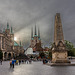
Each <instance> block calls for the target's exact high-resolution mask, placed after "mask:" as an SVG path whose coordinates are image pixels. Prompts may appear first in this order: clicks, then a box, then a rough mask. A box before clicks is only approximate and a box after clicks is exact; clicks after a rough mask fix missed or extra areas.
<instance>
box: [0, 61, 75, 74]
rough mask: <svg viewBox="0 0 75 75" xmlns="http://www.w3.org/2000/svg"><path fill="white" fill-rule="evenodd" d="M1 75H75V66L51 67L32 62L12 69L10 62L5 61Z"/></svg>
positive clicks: (0, 71)
mask: <svg viewBox="0 0 75 75" xmlns="http://www.w3.org/2000/svg"><path fill="white" fill-rule="evenodd" d="M0 75H75V66H59V67H56V66H55V67H51V66H47V65H43V64H42V62H32V64H21V65H18V66H17V65H16V66H15V68H14V69H10V65H9V61H5V62H3V64H2V65H0Z"/></svg>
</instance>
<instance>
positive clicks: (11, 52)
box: [0, 23, 24, 60]
mask: <svg viewBox="0 0 75 75" xmlns="http://www.w3.org/2000/svg"><path fill="white" fill-rule="evenodd" d="M14 42H15V41H14V34H13V30H12V27H11V29H10V28H9V24H8V23H7V28H6V29H4V30H3V32H0V50H1V51H2V53H3V60H7V59H11V58H14V57H16V56H17V55H18V54H20V52H19V53H18V51H17V50H18V48H17V47H16V46H15V44H14ZM15 48H16V49H15ZM19 50H22V51H23V52H24V49H23V48H21V49H19Z"/></svg>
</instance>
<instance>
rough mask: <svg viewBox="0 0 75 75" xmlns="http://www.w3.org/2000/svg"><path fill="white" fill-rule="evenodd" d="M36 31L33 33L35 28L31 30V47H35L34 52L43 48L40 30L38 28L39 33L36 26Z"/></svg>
mask: <svg viewBox="0 0 75 75" xmlns="http://www.w3.org/2000/svg"><path fill="white" fill-rule="evenodd" d="M34 31H35V32H34V33H33V28H32V30H31V45H30V46H31V48H32V49H33V53H36V52H39V53H40V52H42V51H43V48H42V47H41V38H40V30H39V28H38V33H37V29H36V26H35V30H34Z"/></svg>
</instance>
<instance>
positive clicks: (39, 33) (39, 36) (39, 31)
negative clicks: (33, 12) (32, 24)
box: [38, 27, 40, 38]
mask: <svg viewBox="0 0 75 75" xmlns="http://www.w3.org/2000/svg"><path fill="white" fill-rule="evenodd" d="M38 37H39V38H40V30H39V27H38Z"/></svg>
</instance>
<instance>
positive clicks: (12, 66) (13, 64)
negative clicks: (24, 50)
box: [12, 59, 15, 68]
mask: <svg viewBox="0 0 75 75" xmlns="http://www.w3.org/2000/svg"><path fill="white" fill-rule="evenodd" d="M14 63H15V61H14V59H12V67H13V68H14Z"/></svg>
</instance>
